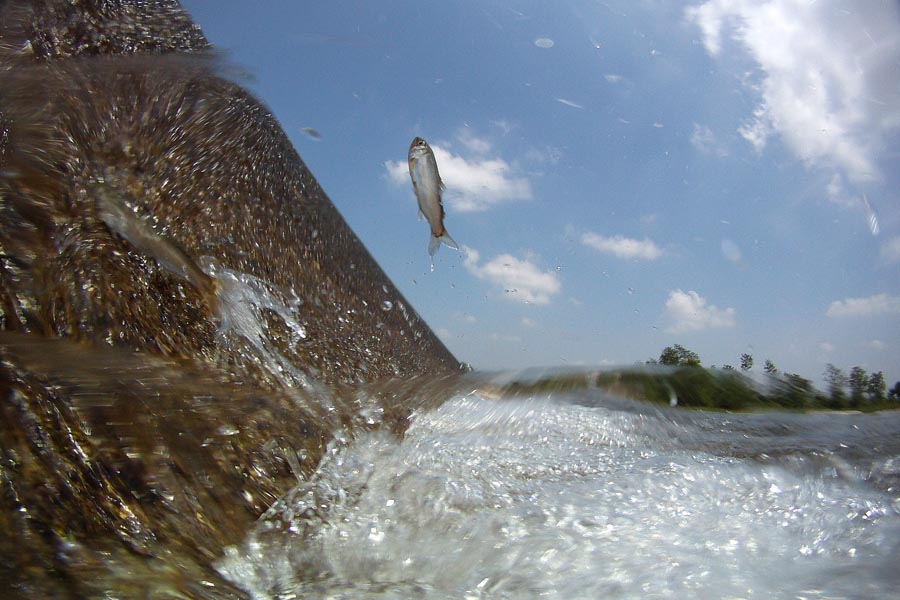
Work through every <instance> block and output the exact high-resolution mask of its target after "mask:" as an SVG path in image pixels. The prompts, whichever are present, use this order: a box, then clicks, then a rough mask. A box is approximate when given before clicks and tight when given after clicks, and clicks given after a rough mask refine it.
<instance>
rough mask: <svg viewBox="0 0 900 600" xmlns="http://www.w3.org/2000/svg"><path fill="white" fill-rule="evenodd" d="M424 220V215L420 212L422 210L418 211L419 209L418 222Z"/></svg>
mask: <svg viewBox="0 0 900 600" xmlns="http://www.w3.org/2000/svg"><path fill="white" fill-rule="evenodd" d="M424 218H425V213H423V212H422V209H421V208H420V209H419V220H420V221H421V220H422V219H424Z"/></svg>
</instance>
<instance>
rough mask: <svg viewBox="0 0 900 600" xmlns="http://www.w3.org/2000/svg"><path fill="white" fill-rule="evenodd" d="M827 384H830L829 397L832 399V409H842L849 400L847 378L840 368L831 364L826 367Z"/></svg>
mask: <svg viewBox="0 0 900 600" xmlns="http://www.w3.org/2000/svg"><path fill="white" fill-rule="evenodd" d="M825 382H826V383H827V384H828V396H829V398H830V399H831V401H832V403H833V406H832V408H840V407H841V405H843V403H844V400H845V399H846V398H847V393H846V391H845V388H846V387H847V376H846V375H844V372H843V371H842V370H841V369H839V368H838V367H836V366H834V365H833V364H831V363H828V364H827V365H825Z"/></svg>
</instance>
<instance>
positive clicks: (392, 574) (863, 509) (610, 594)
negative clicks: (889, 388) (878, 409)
mask: <svg viewBox="0 0 900 600" xmlns="http://www.w3.org/2000/svg"><path fill="white" fill-rule="evenodd" d="M898 431H900V413H898V412H892V413H882V414H876V415H858V414H812V415H795V414H741V415H733V414H722V413H700V412H692V411H684V410H677V409H673V410H669V409H661V408H657V407H655V406H649V405H645V404H641V403H636V402H630V401H623V400H617V399H613V398H610V397H609V396H606V395H604V394H603V393H602V392H600V391H597V390H587V391H584V392H580V393H578V392H576V393H566V394H557V395H552V396H532V397H518V398H511V399H499V400H498V399H490V398H486V397H484V396H483V395H481V394H479V393H477V392H472V393H470V394H467V395H457V396H456V397H454V398H452V399H450V400H449V401H448V402H446V403H444V404H443V405H442V406H440V407H439V408H437V409H433V410H429V411H423V412H420V413H418V414H416V415H414V417H413V419H412V422H411V426H410V427H409V430H408V431H407V432H406V434H405V436H404V437H403V438H402V439H398V438H396V437H393V436H391V435H390V434H388V433H384V432H372V433H366V434H363V435H362V436H361V437H357V438H356V439H353V440H349V439H344V438H343V437H342V436H338V438H337V440H336V441H335V442H334V443H333V444H332V446H331V447H330V449H329V452H328V454H327V455H326V458H325V459H324V460H323V462H322V463H321V465H320V467H319V469H318V471H317V472H316V474H315V476H314V477H313V478H312V479H311V480H310V481H308V482H303V483H301V484H299V485H298V486H297V487H296V488H295V489H294V490H292V491H291V492H290V493H289V494H287V495H286V496H284V497H283V498H281V499H280V500H279V501H278V502H277V503H276V504H275V505H274V506H272V507H271V508H270V510H269V511H268V512H267V513H266V514H265V515H264V516H263V517H262V518H261V519H260V521H259V523H258V525H257V526H256V528H255V530H254V531H253V532H251V534H250V535H249V536H248V537H247V539H246V540H245V542H244V544H243V545H242V546H241V547H232V548H229V550H228V552H227V553H226V556H224V557H223V558H222V559H221V560H220V561H219V562H218V564H217V568H218V570H219V571H220V573H222V574H223V575H224V576H225V577H226V578H228V579H230V580H231V581H233V582H235V583H236V584H237V585H238V586H240V587H242V588H244V589H245V590H247V591H248V592H249V593H250V594H251V595H252V596H253V597H256V598H269V597H275V598H294V597H317V598H375V597H377V598H636V597H640V598H676V597H677V598H683V597H693V598H770V597H781V598H879V597H889V596H891V594H893V593H895V592H896V590H897V589H900V569H898V567H900V563H898V550H900V436H898V435H897V432H898Z"/></svg>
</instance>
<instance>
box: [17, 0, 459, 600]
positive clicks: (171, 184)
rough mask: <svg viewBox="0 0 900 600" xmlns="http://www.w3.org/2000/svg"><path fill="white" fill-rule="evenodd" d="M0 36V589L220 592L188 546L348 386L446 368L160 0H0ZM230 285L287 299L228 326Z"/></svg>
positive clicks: (216, 526) (313, 436)
mask: <svg viewBox="0 0 900 600" xmlns="http://www.w3.org/2000/svg"><path fill="white" fill-rule="evenodd" d="M0 39H2V44H0V329H2V330H3V331H4V332H5V333H2V334H0V361H2V362H0V394H2V399H0V407H2V412H3V414H2V424H0V448H2V456H0V486H2V490H0V510H2V512H0V587H2V588H3V589H9V590H13V591H14V594H15V595H19V596H23V597H50V596H53V597H84V596H98V595H101V594H104V593H106V592H110V593H113V594H114V595H119V596H122V597H136V596H158V597H163V596H176V595H181V596H185V597H240V595H241V594H240V592H238V591H236V590H235V589H233V588H232V587H231V586H229V585H228V584H227V583H225V582H223V581H222V580H221V579H219V578H218V576H217V575H216V573H215V572H214V571H213V570H212V568H211V567H210V566H209V565H210V564H211V561H212V560H213V558H214V557H216V556H218V555H219V554H220V553H221V550H222V548H223V547H224V545H227V544H230V543H235V542H236V541H237V540H238V539H240V536H241V535H242V533H243V532H244V531H245V530H246V528H247V527H248V525H249V524H250V523H251V522H252V521H253V520H254V519H255V518H256V517H257V516H258V515H259V514H260V512H261V511H262V510H264V509H265V508H266V507H267V506H268V504H270V503H271V502H272V500H274V499H275V498H276V497H278V496H279V495H280V494H282V493H284V492H285V491H286V490H287V489H289V488H290V486H291V485H292V484H293V483H295V482H296V481H297V477H303V476H305V475H308V474H309V472H310V471H311V470H312V469H314V468H315V465H316V464H317V462H318V459H319V458H320V457H321V454H322V452H323V450H324V448H325V445H326V443H327V442H328V440H329V439H330V436H331V434H332V431H333V430H334V428H336V427H348V428H350V429H352V428H353V427H354V426H355V424H356V422H357V420H356V417H355V413H354V411H355V410H356V409H357V408H358V407H357V406H356V405H355V404H354V403H353V402H352V401H344V400H342V398H343V397H353V394H352V393H349V392H347V391H346V390H347V389H349V387H348V386H351V385H357V384H359V383H361V382H373V381H384V380H386V379H389V378H395V377H401V378H412V377H415V376H420V375H426V374H427V375H430V376H435V375H438V376H440V375H450V374H453V373H456V372H458V370H459V365H458V363H457V361H456V360H455V359H454V358H453V356H452V355H451V354H450V353H449V352H448V351H447V349H446V348H445V347H444V346H443V344H441V342H440V341H439V340H438V339H437V338H436V336H435V335H434V334H433V332H432V331H431V330H430V329H429V328H428V326H427V325H426V324H425V323H424V322H423V321H422V320H421V319H420V318H419V316H418V315H417V314H416V313H415V312H414V311H413V310H411V309H407V310H404V311H400V310H392V311H384V310H383V309H382V307H383V305H384V302H390V303H392V304H394V305H397V304H401V305H403V306H405V307H408V306H409V304H408V303H407V302H406V301H405V299H403V297H402V295H401V294H400V293H399V291H398V290H397V289H396V288H395V287H394V286H393V285H392V283H391V282H390V281H389V280H388V278H387V277H386V275H385V274H384V272H383V271H382V270H381V269H380V267H378V265H377V264H376V263H375V261H374V260H373V259H372V257H371V256H370V255H369V254H368V252H367V251H366V249H365V248H364V246H363V245H362V244H361V242H360V241H359V239H358V238H357V237H356V236H355V235H354V234H353V232H352V231H351V230H350V229H349V227H348V226H347V225H346V223H345V222H344V221H343V219H342V218H341V216H340V215H339V213H338V211H337V210H336V209H335V207H334V206H333V204H332V203H331V201H330V200H329V199H328V197H327V196H326V195H325V193H324V191H323V190H322V189H321V188H320V187H319V185H318V183H317V182H316V180H315V178H314V177H313V176H312V174H311V173H310V172H309V170H308V169H307V168H306V166H305V165H304V164H303V162H302V160H301V159H300V157H299V156H298V155H297V153H296V151H295V150H294V149H293V148H292V147H291V145H290V143H289V141H288V139H287V138H286V136H285V135H284V133H283V131H282V130H281V128H280V126H279V125H278V123H277V122H276V121H275V119H274V118H273V117H272V115H271V114H270V113H269V112H268V111H267V109H266V108H265V106H263V105H262V104H260V103H259V102H258V101H257V100H255V99H254V98H253V97H252V96H250V95H249V94H248V93H247V92H246V91H244V90H243V89H242V88H241V87H240V86H238V85H236V84H235V83H233V82H230V81H228V80H227V79H225V78H223V77H221V76H220V73H221V72H222V71H223V68H222V67H223V65H222V64H221V62H220V60H219V58H218V57H217V56H216V55H215V53H213V52H212V51H211V50H210V48H209V44H208V43H207V41H206V40H205V38H204V37H203V35H202V33H201V32H200V30H199V28H198V27H197V26H196V25H195V24H194V23H193V22H192V21H191V20H190V17H189V16H188V15H187V14H186V13H185V12H184V11H183V10H182V9H181V7H180V6H179V5H178V4H177V3H176V2H167V1H162V0H158V1H150V2H139V1H137V0H133V1H101V0H93V1H88V2H78V3H75V2H68V1H64V0H58V1H49V0H48V1H35V2H14V1H7V2H5V3H3V4H0ZM104 202H105V203H106V204H104ZM110 202H112V203H113V205H114V207H115V208H116V211H114V215H113V217H110V214H111V213H110V211H109V210H106V209H105V208H104V207H106V208H108V207H109V206H110ZM132 217H133V218H134V221H132V220H131V219H132ZM117 224H120V225H117ZM173 264H174V265H175V266H174V267H173V266H172V265H173ZM210 265H214V266H215V269H213V268H212V267H210ZM201 268H202V269H204V270H205V271H206V274H205V275H204V274H203V273H200V269H201ZM179 269H181V270H182V271H184V272H185V273H187V276H185V275H184V273H182V274H181V275H179V272H178V270H179ZM223 273H225V274H228V275H229V277H231V279H229V280H228V281H226V280H225V279H224V278H223V279H220V280H217V279H216V277H217V276H219V277H220V276H222V274H223ZM235 274H238V275H235ZM242 278H243V279H242ZM198 281H202V282H203V283H198ZM209 282H211V283H209ZM248 282H250V283H253V285H256V286H257V287H260V286H265V289H264V290H262V292H265V293H266V294H268V296H270V297H277V298H276V300H277V301H273V303H272V304H271V305H272V306H276V307H287V308H284V309H283V310H281V313H284V312H285V311H286V310H290V311H292V314H291V315H285V314H278V312H277V311H276V312H273V311H272V310H269V309H268V308H266V307H265V306H262V307H260V306H255V307H254V310H255V311H256V312H249V313H247V314H250V315H251V316H254V318H255V319H256V320H257V321H259V322H258V323H255V324H254V325H255V326H256V329H252V328H250V329H248V328H246V327H244V328H243V329H241V328H237V327H229V324H230V323H231V322H232V321H229V318H230V317H233V315H230V313H229V312H228V311H229V310H232V309H233V308H234V306H233V305H231V307H229V306H230V305H229V304H228V299H229V298H231V299H232V300H233V298H234V296H233V294H232V296H229V295H228V294H229V293H230V292H229V290H231V292H233V291H234V286H239V285H249V284H248ZM229 285H230V286H232V287H231V288H229V287H228V286H229ZM257 292H258V293H262V292H260V290H257ZM243 297H249V298H251V300H252V298H253V296H242V298H243ZM245 302H247V301H245ZM248 331H250V332H251V333H248ZM298 332H299V333H298ZM300 334H302V335H300ZM272 357H277V361H276V362H277V364H276V365H275V366H274V367H273V365H272V364H271V360H270V359H271V358H272ZM285 372H286V373H288V375H290V376H289V377H288V376H285V375H284V373H285ZM411 396H412V392H409V393H408V394H407V395H406V396H404V395H403V394H397V393H389V394H384V398H386V399H387V404H389V406H388V408H387V409H386V411H383V412H384V414H385V415H386V416H385V420H386V421H387V425H388V426H390V427H392V428H393V429H395V430H397V431H402V429H403V426H404V423H405V415H406V413H407V412H408V409H409V404H408V402H407V401H408V400H409V398H410V397H411ZM379 401H380V400H379Z"/></svg>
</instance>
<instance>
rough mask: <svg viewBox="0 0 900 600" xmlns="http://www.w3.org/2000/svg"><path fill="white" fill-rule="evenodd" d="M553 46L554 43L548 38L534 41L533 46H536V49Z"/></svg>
mask: <svg viewBox="0 0 900 600" xmlns="http://www.w3.org/2000/svg"><path fill="white" fill-rule="evenodd" d="M554 44H555V42H554V41H553V40H551V39H550V38H545V37H539V38H537V39H536V40H534V45H535V46H537V47H538V48H552V47H553V46H554Z"/></svg>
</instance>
